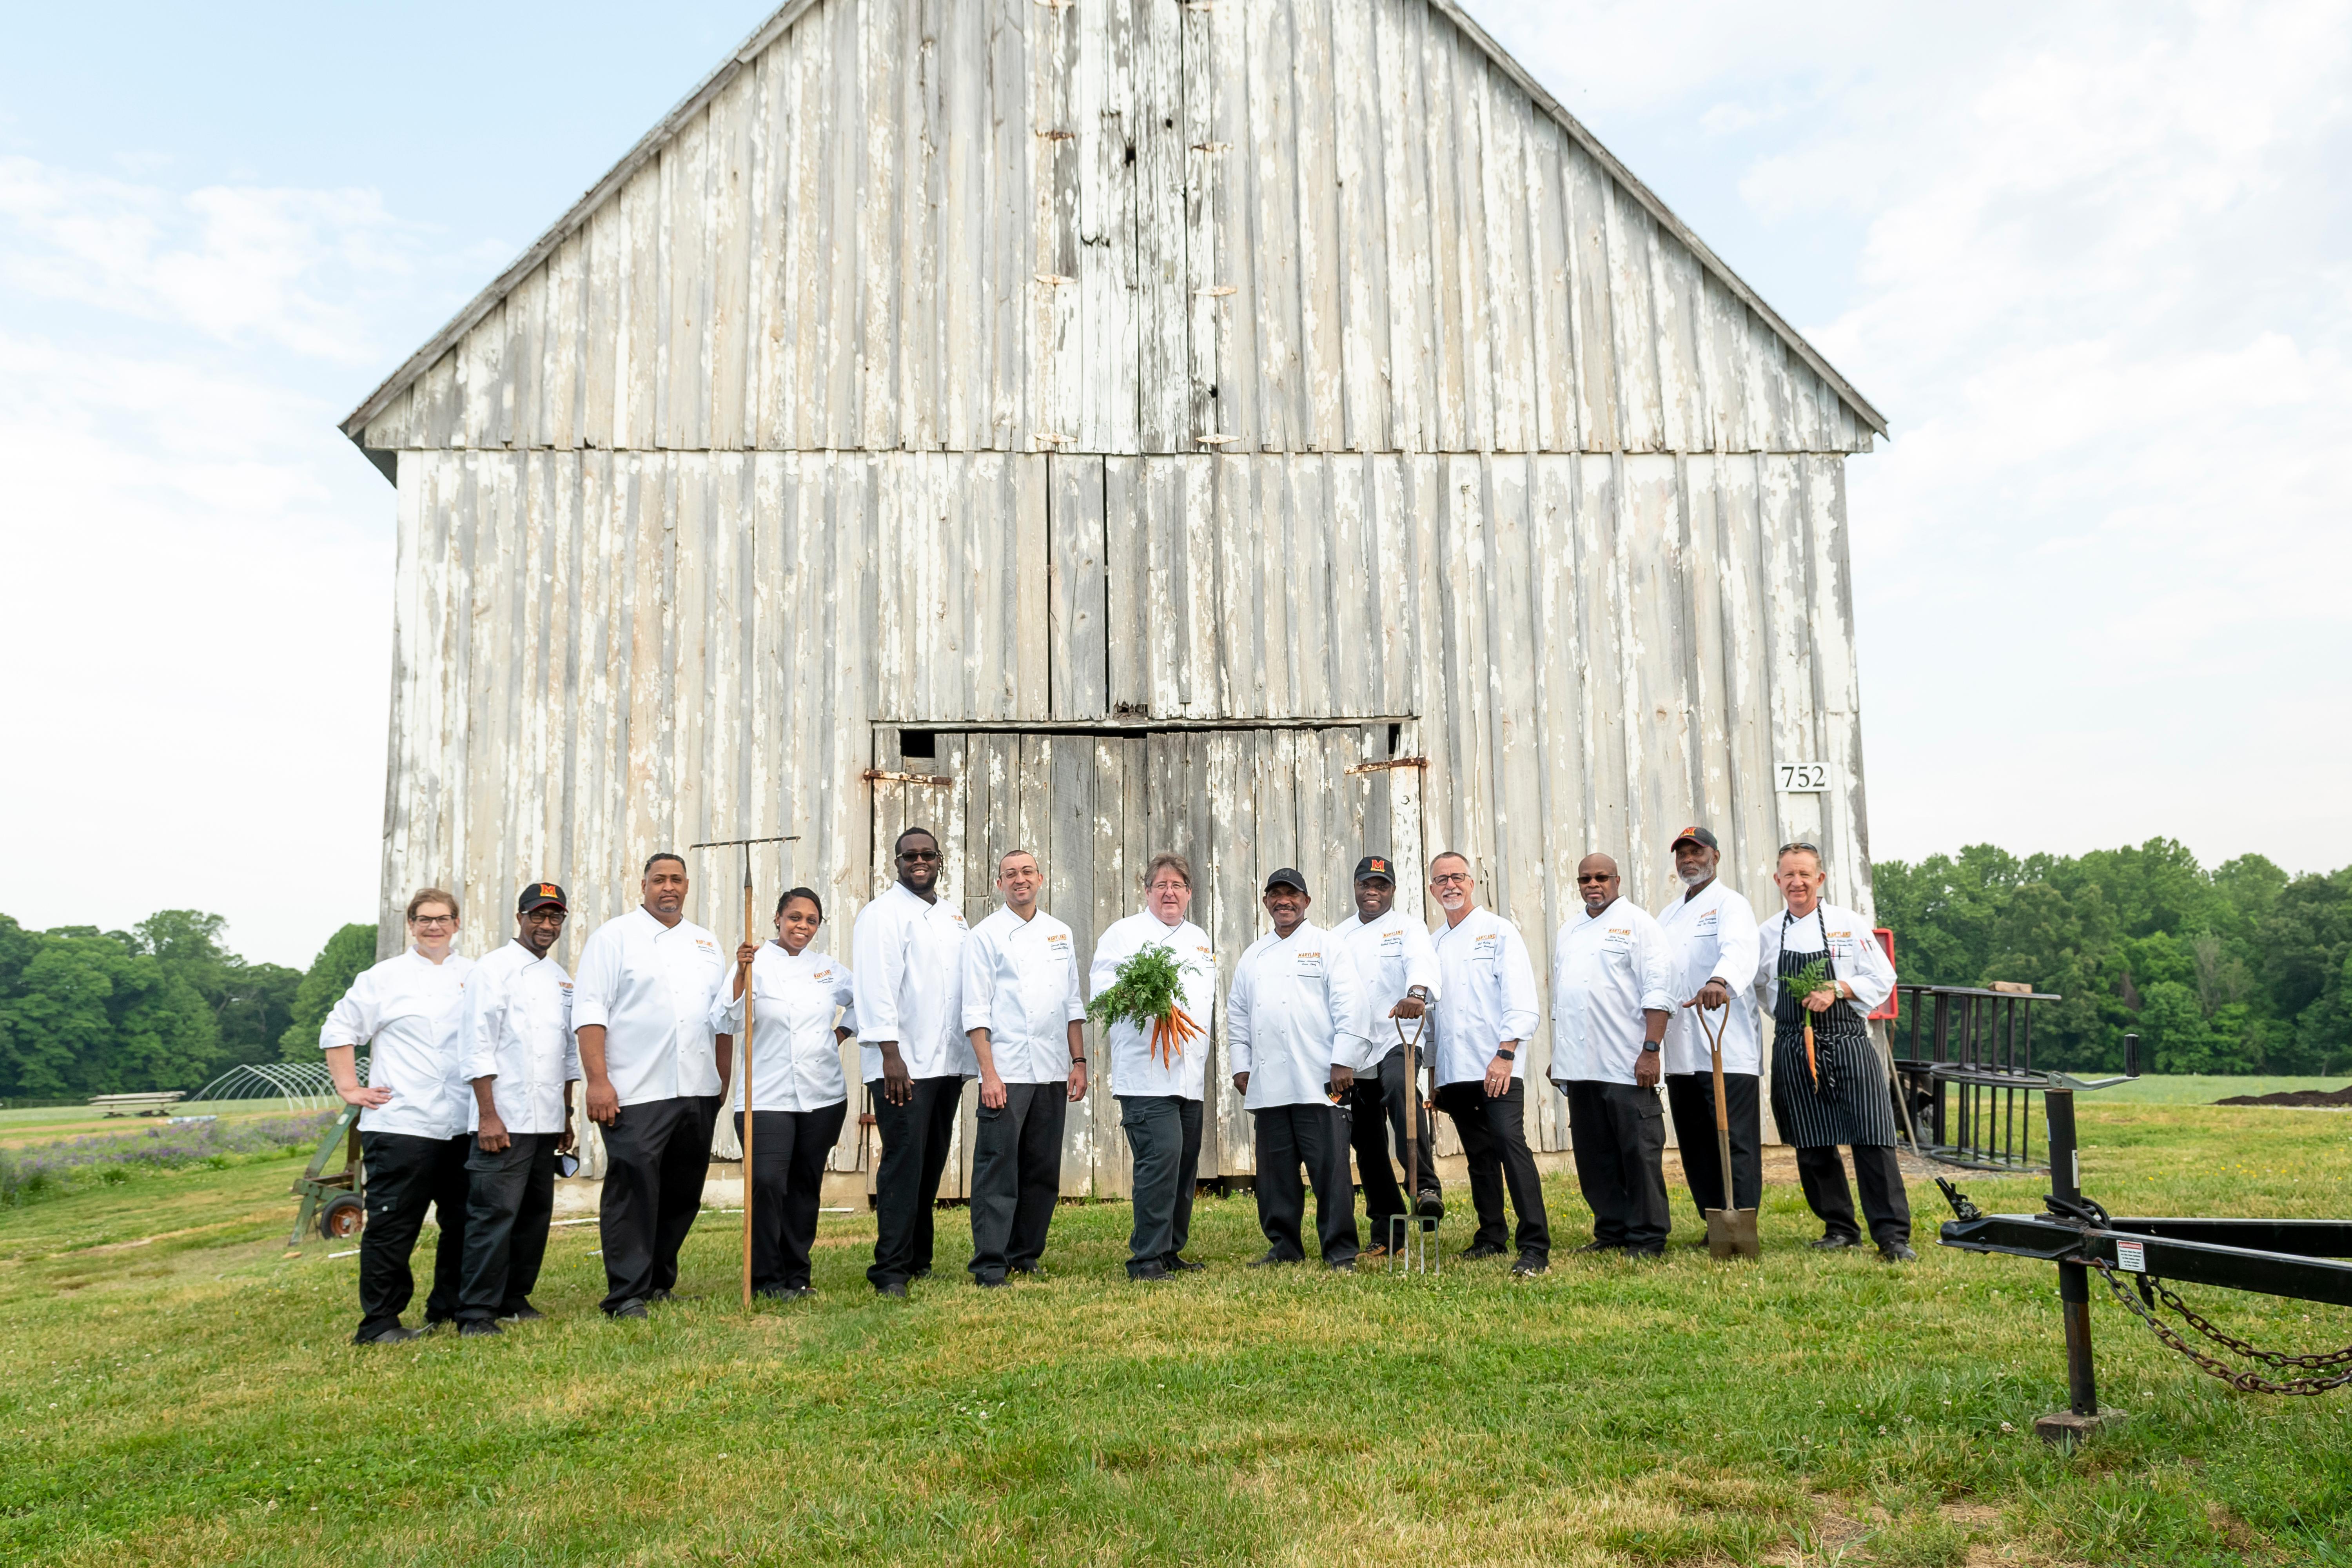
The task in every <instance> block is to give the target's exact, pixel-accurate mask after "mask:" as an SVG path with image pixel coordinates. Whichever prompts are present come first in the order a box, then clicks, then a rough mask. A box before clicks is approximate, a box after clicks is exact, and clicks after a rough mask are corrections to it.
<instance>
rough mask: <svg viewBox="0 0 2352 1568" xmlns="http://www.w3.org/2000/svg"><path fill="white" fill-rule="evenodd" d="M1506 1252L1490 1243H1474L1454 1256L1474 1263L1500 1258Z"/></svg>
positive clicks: (1505, 1249) (1503, 1248)
mask: <svg viewBox="0 0 2352 1568" xmlns="http://www.w3.org/2000/svg"><path fill="white" fill-rule="evenodd" d="M1507 1250H1508V1249H1507V1248H1505V1247H1497V1246H1496V1245H1495V1244H1494V1243H1493V1242H1491V1241H1474V1242H1472V1243H1471V1244H1470V1245H1469V1246H1467V1247H1464V1248H1463V1249H1462V1250H1461V1251H1459V1252H1457V1253H1455V1254H1454V1257H1456V1258H1463V1259H1465V1260H1466V1261H1469V1262H1474V1263H1475V1262H1476V1261H1477V1260H1478V1259H1479V1258H1500V1257H1502V1256H1503V1254H1504V1253H1505V1252H1506V1251H1507Z"/></svg>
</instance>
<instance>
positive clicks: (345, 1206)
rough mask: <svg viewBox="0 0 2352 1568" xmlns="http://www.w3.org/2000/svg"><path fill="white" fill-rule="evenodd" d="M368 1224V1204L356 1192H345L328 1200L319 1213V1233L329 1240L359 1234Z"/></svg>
mask: <svg viewBox="0 0 2352 1568" xmlns="http://www.w3.org/2000/svg"><path fill="white" fill-rule="evenodd" d="M365 1224H367V1205H366V1204H365V1203H363V1202H362V1201H361V1199H360V1198H359V1197H358V1196H357V1195H356V1194H352V1193H344V1194H341V1195H340V1196H338V1197H332V1198H330V1199H328V1200H327V1206H326V1207H325V1208H324V1209H323V1210H321V1211H320V1215H319V1234H320V1236H323V1237H326V1238H327V1239H328V1240H329V1241H341V1240H344V1239H345V1238H347V1237H354V1236H357V1235H358V1234H359V1233H360V1227H361V1226H363V1225H365Z"/></svg>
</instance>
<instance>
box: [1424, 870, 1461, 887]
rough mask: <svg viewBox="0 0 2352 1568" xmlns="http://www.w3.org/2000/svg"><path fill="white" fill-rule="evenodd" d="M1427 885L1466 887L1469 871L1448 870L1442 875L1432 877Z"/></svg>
mask: <svg viewBox="0 0 2352 1568" xmlns="http://www.w3.org/2000/svg"><path fill="white" fill-rule="evenodd" d="M1429 885H1430V886H1431V887H1433V888H1466V887H1468V886H1469V885H1470V873H1469V872H1467V871H1448V872H1446V873H1445V875H1444V876H1443V877H1432V878H1431V879H1429Z"/></svg>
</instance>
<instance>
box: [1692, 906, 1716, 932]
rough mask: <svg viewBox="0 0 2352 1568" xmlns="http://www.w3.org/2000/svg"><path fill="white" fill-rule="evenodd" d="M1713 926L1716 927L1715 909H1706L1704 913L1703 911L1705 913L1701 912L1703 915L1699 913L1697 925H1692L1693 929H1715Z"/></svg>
mask: <svg viewBox="0 0 2352 1568" xmlns="http://www.w3.org/2000/svg"><path fill="white" fill-rule="evenodd" d="M1715 927H1716V911H1715V910H1707V911H1706V913H1705V914H1703V915H1701V916H1699V917H1698V923H1697V925H1696V927H1694V928H1693V929H1695V930H1697V931H1713V930H1714V929H1715Z"/></svg>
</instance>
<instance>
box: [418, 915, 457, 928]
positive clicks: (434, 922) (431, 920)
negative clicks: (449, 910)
mask: <svg viewBox="0 0 2352 1568" xmlns="http://www.w3.org/2000/svg"><path fill="white" fill-rule="evenodd" d="M408 923H409V924H410V925H413V926H453V925H456V924H457V916H456V915H411V916H409V917H408Z"/></svg>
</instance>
